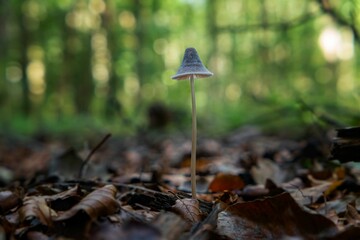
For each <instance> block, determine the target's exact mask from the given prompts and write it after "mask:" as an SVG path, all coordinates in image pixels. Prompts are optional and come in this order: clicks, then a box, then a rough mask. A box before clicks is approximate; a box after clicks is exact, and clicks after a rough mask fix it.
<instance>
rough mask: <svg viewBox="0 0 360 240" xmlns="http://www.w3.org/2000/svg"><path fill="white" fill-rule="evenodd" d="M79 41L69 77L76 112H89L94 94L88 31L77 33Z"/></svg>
mask: <svg viewBox="0 0 360 240" xmlns="http://www.w3.org/2000/svg"><path fill="white" fill-rule="evenodd" d="M77 37H78V38H79V40H80V42H81V45H82V46H81V48H80V49H79V52H77V53H76V55H75V56H74V58H75V63H74V64H73V66H72V71H73V74H74V75H73V76H74V78H73V79H71V81H72V83H73V87H74V89H73V90H74V103H75V107H76V110H77V112H78V113H84V114H86V113H89V111H90V106H91V101H92V98H93V96H94V82H93V79H92V74H91V57H92V49H91V34H90V33H88V32H85V33H78V34H77Z"/></svg>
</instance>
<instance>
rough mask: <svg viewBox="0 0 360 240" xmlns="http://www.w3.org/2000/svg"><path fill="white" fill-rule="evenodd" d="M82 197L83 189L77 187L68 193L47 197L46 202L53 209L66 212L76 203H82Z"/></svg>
mask: <svg viewBox="0 0 360 240" xmlns="http://www.w3.org/2000/svg"><path fill="white" fill-rule="evenodd" d="M81 195H82V194H81V189H80V188H79V187H78V186H75V187H73V188H70V189H69V190H67V191H64V192H61V193H58V194H55V195H51V196H46V201H47V202H48V203H49V205H50V206H51V208H52V209H54V210H57V211H66V210H68V209H70V208H71V207H72V206H73V205H75V204H76V203H78V202H80V199H81Z"/></svg>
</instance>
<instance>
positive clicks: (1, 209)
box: [0, 191, 21, 214]
mask: <svg viewBox="0 0 360 240" xmlns="http://www.w3.org/2000/svg"><path fill="white" fill-rule="evenodd" d="M20 203H21V199H20V198H19V196H18V195H16V194H15V193H13V192H11V191H1V192H0V213H1V214H4V213H6V212H7V211H9V210H10V209H12V208H14V207H16V206H18V205H19V204H20Z"/></svg>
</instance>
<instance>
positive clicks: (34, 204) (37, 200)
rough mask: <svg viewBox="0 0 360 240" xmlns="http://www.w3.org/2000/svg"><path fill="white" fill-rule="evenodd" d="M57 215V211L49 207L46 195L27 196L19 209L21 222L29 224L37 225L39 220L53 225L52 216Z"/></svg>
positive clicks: (44, 223)
mask: <svg viewBox="0 0 360 240" xmlns="http://www.w3.org/2000/svg"><path fill="white" fill-rule="evenodd" d="M56 215H57V214H56V212H55V211H54V210H52V209H51V208H49V207H48V205H47V203H46V199H45V197H37V196H31V197H25V198H24V201H23V206H22V207H21V208H20V209H19V216H20V222H22V223H24V224H25V225H28V226H33V225H37V224H38V223H39V222H40V223H41V224H42V225H44V226H51V225H52V217H54V216H56ZM38 221H39V222H38Z"/></svg>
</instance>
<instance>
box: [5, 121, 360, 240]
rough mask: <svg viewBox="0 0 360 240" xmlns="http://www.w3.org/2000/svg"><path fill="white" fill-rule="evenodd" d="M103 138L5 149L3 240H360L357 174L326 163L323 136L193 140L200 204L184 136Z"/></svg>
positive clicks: (246, 134)
mask: <svg viewBox="0 0 360 240" xmlns="http://www.w3.org/2000/svg"><path fill="white" fill-rule="evenodd" d="M107 138H109V135H106V139H105V140H104V139H103V140H102V141H101V142H100V144H99V143H98V144H96V142H95V143H93V144H91V145H92V146H95V147H93V148H85V149H82V148H81V147H74V146H71V145H69V144H68V143H66V142H61V141H59V142H55V143H54V141H46V142H36V143H19V142H17V143H16V144H17V145H15V146H14V145H10V143H9V142H3V143H2V147H1V148H0V156H2V157H1V158H0V162H1V168H3V169H4V172H8V173H9V172H10V174H8V175H4V176H2V177H1V179H0V184H1V185H2V189H1V191H0V213H1V217H0V225H1V228H0V238H2V239H64V238H66V239H110V240H111V239H174V240H175V239H356V238H360V226H359V224H360V214H359V210H360V205H359V204H360V198H359V192H360V185H359V179H360V174H359V173H360V171H359V169H360V167H359V166H358V165H357V164H356V163H344V164H339V163H337V162H336V161H329V152H330V148H331V139H329V138H328V137H327V134H324V137H322V139H315V140H314V139H312V138H310V139H305V140H304V139H302V140H299V141H295V140H289V139H282V138H279V137H273V136H265V135H264V134H262V133H261V132H260V131H258V130H255V129H254V128H245V129H242V130H239V131H235V132H234V133H233V134H232V135H229V136H227V137H225V138H222V139H206V138H203V139H200V140H199V147H198V152H197V155H198V159H199V162H198V166H197V178H198V186H197V188H198V189H197V190H198V191H197V192H198V195H197V197H198V199H192V198H191V195H190V192H191V187H190V186H191V185H190V175H189V173H190V169H189V156H190V146H191V144H189V140H187V139H185V138H184V137H182V136H177V137H174V138H169V137H166V136H162V137H161V136H160V137H159V136H158V137H157V138H153V137H151V136H149V135H143V136H141V137H135V138H132V139H120V138H115V137H113V138H111V139H109V140H108V141H106V140H107ZM105 141H106V142H105ZM34 146H35V147H34ZM16 149H19V150H20V151H19V152H16V151H15V150H16ZM324 149H325V150H324ZM326 149H328V150H326ZM342 161H344V162H346V161H345V160H342ZM15 163H16V164H15ZM17 166H21V167H20V169H21V171H20V170H19V168H18V167H17ZM1 172H2V171H1Z"/></svg>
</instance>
